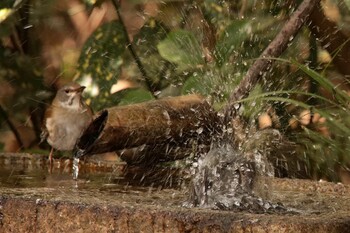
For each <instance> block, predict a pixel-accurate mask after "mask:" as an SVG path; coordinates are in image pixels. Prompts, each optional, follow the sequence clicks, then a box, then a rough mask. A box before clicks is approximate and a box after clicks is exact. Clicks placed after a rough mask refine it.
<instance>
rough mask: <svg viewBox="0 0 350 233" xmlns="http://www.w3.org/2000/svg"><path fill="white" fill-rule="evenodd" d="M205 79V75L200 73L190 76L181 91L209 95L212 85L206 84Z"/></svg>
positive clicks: (184, 93)
mask: <svg viewBox="0 0 350 233" xmlns="http://www.w3.org/2000/svg"><path fill="white" fill-rule="evenodd" d="M203 79H204V77H203V76H199V75H197V76H192V77H190V78H188V79H187V80H186V82H185V83H184V85H183V87H182V91H181V93H182V94H183V95H186V94H192V93H197V94H201V95H204V96H207V95H209V94H210V90H211V86H208V85H206V84H205V83H206V82H205V81H206V80H203Z"/></svg>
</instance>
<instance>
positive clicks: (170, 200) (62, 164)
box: [0, 153, 350, 215]
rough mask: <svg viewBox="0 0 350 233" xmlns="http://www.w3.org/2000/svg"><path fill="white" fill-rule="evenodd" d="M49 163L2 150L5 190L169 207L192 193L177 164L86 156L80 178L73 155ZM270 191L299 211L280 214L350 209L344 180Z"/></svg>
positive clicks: (0, 177)
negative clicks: (134, 164)
mask: <svg viewBox="0 0 350 233" xmlns="http://www.w3.org/2000/svg"><path fill="white" fill-rule="evenodd" d="M48 165H49V164H48V162H47V157H46V156H44V155H31V154H1V153H0V187H2V188H1V190H2V194H6V193H7V191H6V190H8V192H9V193H11V194H13V193H14V192H16V193H18V195H19V196H23V195H24V196H28V197H33V196H34V197H36V196H38V197H40V198H42V196H45V197H48V198H53V199H55V200H66V199H67V200H69V201H73V202H79V200H80V198H81V197H84V196H85V197H93V198H95V199H94V200H96V201H98V202H103V203H106V204H113V203H117V202H118V203H125V204H126V205H139V204H142V205H153V206H167V207H183V204H184V203H185V201H186V200H188V197H189V191H188V188H187V186H183V184H184V183H187V180H186V182H185V181H184V179H183V173H181V170H179V169H177V168H173V167H166V166H164V167H157V168H155V169H149V168H141V167H128V166H127V165H126V164H125V163H123V162H115V161H114V162H108V161H85V162H82V161H80V164H79V167H80V171H79V178H78V179H77V180H74V179H73V174H72V172H73V171H72V160H69V159H55V162H54V164H53V167H52V169H50V166H48ZM269 196H270V200H271V202H273V203H282V204H283V206H285V207H286V208H288V209H292V210H293V212H294V210H296V211H295V212H294V213H292V212H289V213H283V212H279V213H275V214H279V215H280V214H281V215H283V214H302V215H304V214H306V215H309V214H311V215H314V214H316V215H318V214H320V213H334V212H337V211H340V212H344V213H346V212H349V211H350V187H349V186H346V185H342V184H334V183H329V182H316V181H310V180H297V179H293V180H292V179H276V178H272V181H271V190H270V194H269ZM196 209H198V208H196ZM249 212H250V211H249Z"/></svg>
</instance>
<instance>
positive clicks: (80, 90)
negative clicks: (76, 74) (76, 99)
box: [76, 86, 86, 93]
mask: <svg viewBox="0 0 350 233" xmlns="http://www.w3.org/2000/svg"><path fill="white" fill-rule="evenodd" d="M85 88H86V87H85V86H81V87H79V88H77V89H76V92H77V93H82V92H83V91H84V89H85Z"/></svg>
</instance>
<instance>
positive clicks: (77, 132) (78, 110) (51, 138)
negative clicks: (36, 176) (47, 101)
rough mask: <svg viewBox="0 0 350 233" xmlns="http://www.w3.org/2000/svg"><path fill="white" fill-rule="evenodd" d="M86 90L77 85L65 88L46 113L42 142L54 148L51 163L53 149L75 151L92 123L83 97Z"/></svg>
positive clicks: (90, 113) (88, 108)
mask: <svg viewBox="0 0 350 233" xmlns="http://www.w3.org/2000/svg"><path fill="white" fill-rule="evenodd" d="M84 89H85V87H84V86H80V85H79V84H77V83H70V84H67V85H65V86H63V87H62V88H60V89H59V90H58V91H57V94H56V96H55V98H54V100H53V101H52V104H51V106H50V107H49V108H48V109H47V110H46V112H45V116H44V122H43V130H42V133H41V141H44V140H47V142H48V143H49V144H50V145H51V146H52V148H51V152H50V155H49V161H50V163H51V162H52V154H53V149H57V150H61V151H70V150H73V148H74V146H75V143H76V141H77V139H78V138H79V137H80V136H81V134H82V133H83V131H84V129H85V128H86V127H87V126H88V125H89V124H90V122H91V121H92V111H91V108H90V107H89V106H88V105H87V104H86V103H85V102H84V99H83V97H82V92H83V91H84Z"/></svg>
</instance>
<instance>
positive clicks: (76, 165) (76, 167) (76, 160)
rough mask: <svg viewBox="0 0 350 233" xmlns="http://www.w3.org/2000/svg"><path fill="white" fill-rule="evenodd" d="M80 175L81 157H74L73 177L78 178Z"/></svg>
mask: <svg viewBox="0 0 350 233" xmlns="http://www.w3.org/2000/svg"><path fill="white" fill-rule="evenodd" d="M78 176H79V158H74V159H73V179H74V180H76V179H78Z"/></svg>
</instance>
